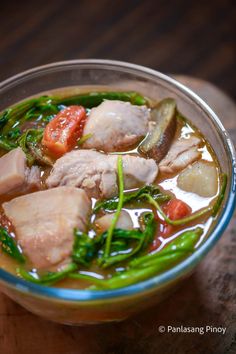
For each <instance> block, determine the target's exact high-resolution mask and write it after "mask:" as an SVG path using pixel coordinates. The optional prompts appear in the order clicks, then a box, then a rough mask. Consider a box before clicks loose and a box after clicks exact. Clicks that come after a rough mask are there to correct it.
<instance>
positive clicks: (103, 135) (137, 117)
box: [83, 100, 150, 152]
mask: <svg viewBox="0 0 236 354" xmlns="http://www.w3.org/2000/svg"><path fill="white" fill-rule="evenodd" d="M149 119H150V113H149V110H148V109H147V108H146V107H145V106H134V105H132V104H130V103H129V102H122V101H109V100H107V101H104V102H103V103H101V104H100V105H99V106H98V107H95V108H93V109H92V110H91V113H90V115H89V117H88V120H87V122H86V124H85V128H84V132H83V134H84V135H87V134H91V135H92V136H91V137H90V138H89V139H88V140H86V142H85V143H84V144H83V148H85V149H91V148H92V149H96V150H102V151H105V152H112V151H120V150H125V149H127V148H129V147H131V146H132V145H134V144H135V143H137V142H138V141H139V140H140V139H141V138H142V137H144V136H145V135H146V134H147V132H148V120H149Z"/></svg>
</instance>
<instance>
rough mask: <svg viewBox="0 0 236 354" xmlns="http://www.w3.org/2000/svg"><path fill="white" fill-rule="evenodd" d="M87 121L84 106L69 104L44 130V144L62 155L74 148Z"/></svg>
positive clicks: (54, 153) (57, 154) (53, 153)
mask: <svg viewBox="0 0 236 354" xmlns="http://www.w3.org/2000/svg"><path fill="white" fill-rule="evenodd" d="M85 122H86V111H85V109H84V107H82V106H69V107H67V108H65V109H63V110H62V111H60V112H59V113H58V114H57V115H56V116H55V117H54V118H53V119H52V120H51V122H49V123H48V124H47V126H46V128H45V130H44V135H43V139H42V144H43V146H45V147H46V148H47V150H48V152H49V153H50V154H51V155H53V156H55V157H60V156H62V155H63V154H65V153H66V152H68V151H70V150H72V149H73V148H74V147H75V145H76V142H77V140H78V139H79V138H80V137H81V135H82V133H83V129H84V125H85Z"/></svg>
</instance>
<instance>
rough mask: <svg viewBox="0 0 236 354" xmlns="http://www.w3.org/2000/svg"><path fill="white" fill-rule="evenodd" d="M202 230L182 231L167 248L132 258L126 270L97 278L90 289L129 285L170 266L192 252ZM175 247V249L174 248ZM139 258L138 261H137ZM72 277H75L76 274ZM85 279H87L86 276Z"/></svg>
mask: <svg viewBox="0 0 236 354" xmlns="http://www.w3.org/2000/svg"><path fill="white" fill-rule="evenodd" d="M202 232H203V230H202V229H201V228H196V229H195V230H191V231H186V232H184V233H183V234H182V235H179V236H178V237H177V238H176V239H175V240H173V241H172V242H170V243H169V245H168V246H167V247H168V248H167V247H166V248H164V249H163V250H162V251H160V252H157V253H155V254H153V255H152V254H151V255H150V256H148V255H147V256H144V257H142V258H138V259H137V262H136V263H135V260H134V261H133V262H131V263H130V267H129V268H128V269H127V270H124V271H122V272H120V273H119V274H117V275H114V276H113V277H111V278H109V279H104V280H102V279H101V280H98V279H97V281H96V285H93V286H91V287H90V289H91V290H99V289H101V288H105V289H116V288H121V287H124V286H129V285H132V284H134V283H137V282H139V281H142V280H145V279H147V278H150V277H151V276H154V275H156V274H158V273H160V272H163V271H165V270H167V269H169V268H171V267H172V266H174V265H175V264H177V263H178V262H180V261H182V260H183V259H185V258H186V257H188V256H189V255H191V254H192V253H193V252H194V250H195V245H196V243H197V242H198V240H199V237H200V236H201V234H202ZM176 247H177V250H176V249H175V248H176ZM149 257H150V258H149ZM139 259H140V262H138V261H139ZM141 260H142V261H141ZM71 276H73V274H71ZM73 277H74V278H76V276H73ZM92 279H93V277H91V281H92ZM87 280H89V279H88V278H87Z"/></svg>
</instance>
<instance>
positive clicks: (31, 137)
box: [17, 129, 43, 166]
mask: <svg viewBox="0 0 236 354" xmlns="http://www.w3.org/2000/svg"><path fill="white" fill-rule="evenodd" d="M42 137H43V129H28V130H26V132H24V133H23V134H22V135H21V137H20V138H19V139H18V141H17V142H18V145H19V146H20V147H21V148H22V150H23V151H24V152H25V154H26V157H27V160H28V164H29V165H30V166H31V165H32V164H33V163H34V161H35V159H36V156H35V155H34V154H32V148H34V147H35V146H36V145H37V144H38V143H39V142H40V141H41V140H42Z"/></svg>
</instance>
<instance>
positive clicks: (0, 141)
mask: <svg viewBox="0 0 236 354" xmlns="http://www.w3.org/2000/svg"><path fill="white" fill-rule="evenodd" d="M16 147H17V144H15V143H14V142H12V141H11V140H8V139H7V138H5V137H4V136H2V135H0V148H1V149H3V150H7V151H10V150H12V149H15V148H16Z"/></svg>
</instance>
